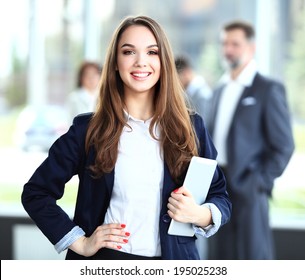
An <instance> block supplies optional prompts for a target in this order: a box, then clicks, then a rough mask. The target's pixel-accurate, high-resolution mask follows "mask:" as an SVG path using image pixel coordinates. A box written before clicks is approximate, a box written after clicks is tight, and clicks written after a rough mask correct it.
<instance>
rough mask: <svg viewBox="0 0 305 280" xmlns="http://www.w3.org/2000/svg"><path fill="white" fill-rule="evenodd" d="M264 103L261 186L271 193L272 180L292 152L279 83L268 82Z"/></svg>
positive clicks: (289, 121)
mask: <svg viewBox="0 0 305 280" xmlns="http://www.w3.org/2000/svg"><path fill="white" fill-rule="evenodd" d="M268 87H269V89H267V91H268V94H266V95H265V98H266V99H267V100H266V102H265V103H264V105H265V108H264V110H263V112H264V114H263V123H264V133H265V135H266V144H267V145H266V147H265V154H264V160H263V161H261V162H262V164H261V168H260V171H261V182H260V183H261V186H262V187H263V188H264V189H265V190H266V191H267V192H268V193H271V190H272V186H273V182H274V179H275V178H277V177H279V176H280V175H281V174H282V173H283V171H284V169H285V168H286V166H287V164H288V162H289V160H290V158H291V155H292V153H293V151H294V139H293V133H292V128H291V118H290V114H289V109H288V104H287V101H286V92H285V88H284V86H283V85H282V84H281V83H278V82H275V81H273V82H270V83H269V86H268Z"/></svg>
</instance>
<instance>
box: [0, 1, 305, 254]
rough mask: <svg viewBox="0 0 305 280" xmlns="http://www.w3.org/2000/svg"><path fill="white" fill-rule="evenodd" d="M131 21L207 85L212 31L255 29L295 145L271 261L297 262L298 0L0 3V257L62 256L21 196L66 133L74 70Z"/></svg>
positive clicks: (301, 97)
mask: <svg viewBox="0 0 305 280" xmlns="http://www.w3.org/2000/svg"><path fill="white" fill-rule="evenodd" d="M137 14H145V15H148V16H151V17H153V18H154V19H156V20H157V21H158V22H159V23H160V24H161V25H162V26H163V27H164V29H165V31H166V32H167V34H168V37H169V39H170V41H171V45H172V47H173V50H174V53H175V54H180V53H187V54H188V55H189V56H190V57H191V59H192V61H193V63H194V66H195V68H196V70H197V71H198V72H199V73H200V74H202V75H203V76H204V78H205V79H206V81H207V82H208V84H209V85H210V86H211V87H214V86H215V85H216V82H217V80H218V79H219V78H220V76H221V74H222V72H223V69H222V67H221V62H220V57H219V30H220V27H221V26H222V25H223V24H224V23H225V22H227V21H229V20H232V19H245V20H248V21H250V22H251V23H252V24H254V26H255V28H256V32H257V62H258V67H259V70H260V72H262V73H263V74H266V75H268V76H271V77H273V78H276V79H279V80H281V81H283V82H284V84H285V85H286V88H287V94H288V100H289V106H290V110H291V113H292V121H293V130H294V137H295V143H296V150H295V153H294V155H293V157H292V159H291V161H290V163H289V165H288V167H287V169H286V170H285V172H284V174H283V175H282V176H281V177H280V178H279V179H277V180H276V184H275V188H274V193H273V198H272V200H270V206H271V226H272V227H273V228H274V233H275V235H276V242H277V243H278V246H277V252H278V258H279V259H280V258H285V259H294V258H301V257H303V255H304V252H305V250H303V249H302V247H300V246H297V245H296V244H299V243H298V242H302V241H303V243H304V244H305V242H304V241H305V237H303V236H305V174H304V165H305V48H304V45H305V36H304V35H305V0H293V1H291V0H250V1H239V0H154V1H142V0H129V1H119V0H107V1H104V0H46V1H42V0H10V1H1V2H0V38H1V39H0V40H1V43H0V131H1V136H0V170H1V172H0V240H1V241H0V242H1V244H0V248H1V249H0V258H1V259H33V258H34V259H39V258H40V259H58V258H59V259H62V258H64V255H57V253H56V252H55V250H54V249H53V247H52V245H50V244H49V242H48V241H47V240H46V238H45V237H44V236H42V234H41V233H40V232H38V231H37V230H36V228H35V227H34V226H33V224H32V223H31V221H30V220H29V219H28V218H27V215H26V213H25V212H24V210H23V208H22V206H21V204H20V194H21V192H22V188H23V185H24V184H25V182H26V181H27V180H28V179H29V177H30V175H31V174H32V173H33V172H34V170H35V169H36V168H37V166H38V165H39V164H40V163H41V162H42V161H43V159H44V158H45V157H46V155H47V153H46V151H47V150H48V148H49V147H50V145H51V144H52V143H53V142H54V140H55V139H56V138H57V137H58V136H59V135H61V134H63V133H64V132H65V131H66V130H67V129H68V128H69V125H70V120H69V117H68V116H67V110H66V102H67V98H68V94H69V93H70V92H71V91H73V89H74V88H75V87H76V79H77V77H76V75H77V69H78V67H79V65H80V64H81V62H83V61H84V60H92V61H97V62H98V63H100V64H101V65H102V64H103V59H104V56H105V52H106V48H107V45H108V42H109V40H110V38H111V35H112V33H113V31H114V29H115V28H116V26H117V25H118V23H119V22H120V21H121V19H122V18H123V17H124V16H126V15H137ZM76 191H77V178H73V179H72V180H71V181H70V182H69V183H68V184H67V190H66V193H65V197H64V199H63V200H62V201H61V202H60V204H61V206H62V207H63V208H65V209H66V210H67V211H68V212H69V213H70V214H71V216H72V215H73V205H74V202H75V195H76ZM300 236H301V237H300ZM298 238H301V239H298ZM33 240H34V243H33ZM282 241H283V242H284V243H282ZM293 242H294V243H293ZM279 244H281V246H280V245H279ZM302 250H303V251H304V252H303V253H302V252H301V251H302ZM302 254H303V255H302Z"/></svg>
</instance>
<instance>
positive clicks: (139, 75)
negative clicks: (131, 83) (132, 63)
mask: <svg viewBox="0 0 305 280" xmlns="http://www.w3.org/2000/svg"><path fill="white" fill-rule="evenodd" d="M150 74H151V73H150V72H132V73H131V75H132V76H133V77H135V78H139V79H143V78H147V77H148V76H149V75H150Z"/></svg>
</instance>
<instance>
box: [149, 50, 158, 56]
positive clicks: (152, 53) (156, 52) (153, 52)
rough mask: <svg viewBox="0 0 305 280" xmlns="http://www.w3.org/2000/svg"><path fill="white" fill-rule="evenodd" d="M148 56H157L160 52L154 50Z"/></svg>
mask: <svg viewBox="0 0 305 280" xmlns="http://www.w3.org/2000/svg"><path fill="white" fill-rule="evenodd" d="M148 54H150V55H157V54H158V51H155V50H152V51H149V52H148Z"/></svg>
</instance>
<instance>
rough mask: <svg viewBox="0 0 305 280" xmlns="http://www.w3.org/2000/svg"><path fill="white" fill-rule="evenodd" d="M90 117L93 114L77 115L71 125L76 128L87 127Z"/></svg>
mask: <svg viewBox="0 0 305 280" xmlns="http://www.w3.org/2000/svg"><path fill="white" fill-rule="evenodd" d="M92 116H93V113H83V114H79V115H77V116H76V117H75V118H74V119H73V125H77V126H82V125H88V124H89V122H90V120H91V118H92Z"/></svg>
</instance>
